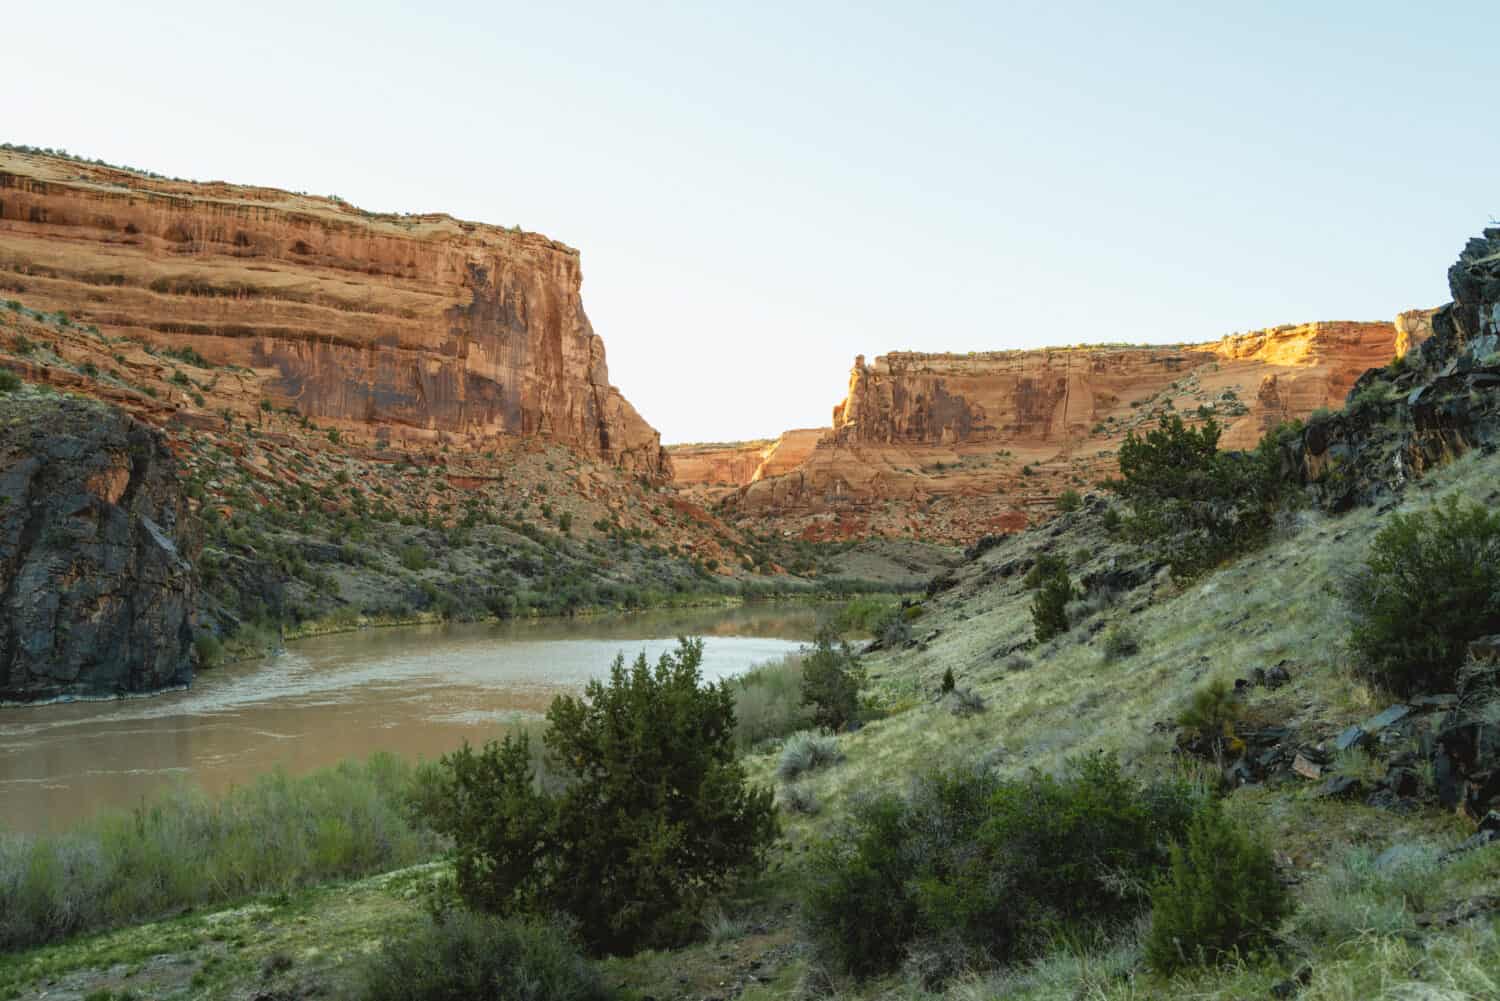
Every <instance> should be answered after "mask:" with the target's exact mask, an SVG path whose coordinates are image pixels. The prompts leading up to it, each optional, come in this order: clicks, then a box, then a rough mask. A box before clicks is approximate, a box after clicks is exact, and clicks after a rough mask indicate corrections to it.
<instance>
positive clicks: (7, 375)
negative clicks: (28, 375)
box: [0, 368, 21, 393]
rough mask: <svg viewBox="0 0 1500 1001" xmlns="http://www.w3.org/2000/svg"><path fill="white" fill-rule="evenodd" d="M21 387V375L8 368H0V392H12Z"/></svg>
mask: <svg viewBox="0 0 1500 1001" xmlns="http://www.w3.org/2000/svg"><path fill="white" fill-rule="evenodd" d="M20 388H21V377H20V376H19V375H16V373H14V372H12V371H11V370H10V369H8V368H0V393H14V392H15V391H16V390H18V389H20Z"/></svg>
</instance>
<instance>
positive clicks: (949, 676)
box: [943, 667, 958, 695]
mask: <svg viewBox="0 0 1500 1001" xmlns="http://www.w3.org/2000/svg"><path fill="white" fill-rule="evenodd" d="M957 684H958V682H956V681H955V680H954V679H953V668H951V667H949V668H946V669H944V671H943V694H944V695H946V694H947V693H949V692H951V691H953V689H954V687H955V686H956V685H957Z"/></svg>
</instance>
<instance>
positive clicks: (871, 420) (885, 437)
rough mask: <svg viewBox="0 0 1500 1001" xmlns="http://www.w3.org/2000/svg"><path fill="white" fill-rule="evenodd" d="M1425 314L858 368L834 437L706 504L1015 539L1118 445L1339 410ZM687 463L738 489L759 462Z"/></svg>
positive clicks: (908, 357) (1230, 435) (814, 525)
mask: <svg viewBox="0 0 1500 1001" xmlns="http://www.w3.org/2000/svg"><path fill="white" fill-rule="evenodd" d="M1427 315H1428V314H1423V313H1412V314H1404V315H1403V323H1404V324H1405V327H1404V328H1403V326H1402V324H1397V323H1384V322H1372V323H1363V322H1324V323H1307V324H1300V325H1289V326H1282V327H1275V328H1271V329H1268V330H1260V331H1254V332H1252V333H1248V334H1242V335H1236V336H1233V337H1226V338H1224V339H1222V340H1219V341H1213V342H1209V343H1205V344H1194V345H1178V346H1172V347H1128V346H1127V347H1112V346H1100V347H1083V348H1057V349H1043V350H1036V351H1004V352H982V353H974V354H967V355H950V354H916V353H896V354H890V355H884V356H881V357H878V358H876V359H875V360H874V361H873V362H871V363H868V364H867V363H866V361H865V359H864V358H863V357H860V358H857V359H856V360H855V364H854V367H853V370H852V371H851V373H850V377H849V393H848V396H847V397H846V398H845V399H844V400H843V401H842V402H841V403H839V404H838V405H837V406H836V407H834V409H833V426H832V428H831V430H830V431H829V432H827V433H826V434H823V435H821V436H820V437H819V438H818V439H817V440H816V441H813V442H811V443H805V444H804V447H802V448H801V449H800V450H799V452H800V454H799V457H798V459H797V461H796V462H795V463H788V464H783V465H782V466H780V467H779V468H777V469H775V470H774V471H772V470H771V469H769V468H763V467H762V466H759V465H757V466H756V467H755V469H754V471H752V472H750V475H748V476H746V477H745V478H743V479H741V480H740V484H739V489H738V490H737V491H733V492H727V491H722V492H721V496H720V497H715V498H713V499H716V500H722V501H723V502H725V503H729V504H732V505H734V506H735V507H737V508H738V509H739V510H741V511H744V512H747V513H749V514H751V515H755V516H758V517H762V518H765V519H768V520H770V521H780V522H783V523H790V525H791V526H792V527H794V528H795V529H796V530H797V531H799V532H800V533H801V534H803V535H805V536H809V537H844V536H846V535H848V534H855V535H859V534H866V533H874V534H905V533H912V534H915V535H917V536H919V537H927V538H936V539H942V540H945V541H959V542H964V541H972V540H973V539H975V538H978V537H979V536H980V535H983V534H985V533H990V532H1005V531H1014V530H1015V529H1017V528H1020V527H1024V526H1025V525H1026V524H1027V523H1028V522H1029V521H1030V520H1033V519H1034V518H1036V517H1037V516H1039V515H1040V516H1045V515H1046V514H1050V512H1051V510H1052V505H1053V503H1054V502H1055V500H1056V498H1057V496H1058V494H1059V493H1060V492H1061V491H1062V490H1064V489H1080V488H1083V489H1086V488H1087V486H1088V485H1089V484H1092V483H1095V482H1097V481H1098V480H1100V479H1103V478H1105V477H1107V476H1112V475H1114V474H1115V472H1116V470H1115V465H1114V454H1115V450H1116V449H1117V448H1118V447H1119V444H1120V442H1121V441H1122V440H1123V439H1124V437H1125V435H1126V434H1127V433H1128V432H1130V431H1133V430H1134V431H1141V430H1146V429H1149V428H1152V427H1155V426H1156V424H1157V422H1158V421H1159V420H1160V418H1161V417H1162V415H1164V414H1170V413H1182V414H1186V415H1188V416H1189V417H1190V418H1191V419H1201V418H1202V417H1206V416H1210V415H1211V416H1213V417H1214V418H1215V419H1216V420H1218V421H1219V423H1220V424H1221V425H1223V426H1224V428H1225V431H1224V434H1223V436H1222V438H1221V439H1220V440H1221V442H1222V444H1223V446H1224V447H1226V448H1249V447H1253V446H1254V445H1255V444H1256V443H1257V442H1258V441H1259V440H1260V439H1261V437H1262V436H1263V435H1264V434H1265V432H1266V431H1267V430H1269V429H1271V428H1272V427H1275V426H1276V425H1277V424H1279V423H1281V422H1283V421H1287V420H1293V419H1298V418H1305V417H1307V416H1309V415H1310V414H1312V413H1313V412H1315V411H1317V410H1319V409H1320V408H1324V407H1336V406H1339V405H1340V404H1341V403H1342V401H1343V400H1344V397H1345V396H1346V395H1347V394H1348V393H1349V391H1350V389H1351V387H1352V386H1353V385H1354V384H1355V382H1356V380H1357V379H1358V378H1359V376H1360V375H1361V374H1362V373H1363V372H1364V371H1366V370H1367V369H1368V368H1370V367H1371V366H1376V365H1383V364H1385V363H1387V362H1389V361H1390V360H1391V359H1392V357H1393V356H1394V355H1395V354H1396V353H1397V351H1398V340H1400V339H1401V338H1402V337H1404V338H1405V340H1404V342H1403V343H1407V344H1410V343H1417V342H1419V341H1420V340H1421V339H1423V338H1424V337H1425V336H1426V331H1425V328H1423V326H1422V324H1423V318H1424V317H1425V316H1427ZM1402 329H1405V331H1406V332H1405V333H1404V334H1402V333H1400V331H1401V330H1402ZM693 458H694V461H695V462H696V463H698V464H700V465H704V466H712V465H713V463H714V461H717V462H718V465H717V466H715V467H714V468H713V469H712V475H714V476H717V477H720V478H722V479H732V478H733V477H734V476H735V475H736V474H737V473H742V472H743V471H746V470H750V468H751V461H750V460H751V458H752V457H751V456H750V455H745V454H741V453H734V452H728V451H721V452H716V453H713V454H711V455H703V456H694V457H693ZM684 461H688V460H687V457H686V456H684ZM682 482H684V483H686V484H692V483H695V482H700V481H697V480H694V479H688V480H684V481H682ZM783 530H786V525H785V524H784V525H783Z"/></svg>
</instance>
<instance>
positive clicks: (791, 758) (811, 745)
mask: <svg viewBox="0 0 1500 1001" xmlns="http://www.w3.org/2000/svg"><path fill="white" fill-rule="evenodd" d="M842 760H844V756H843V754H841V753H840V752H839V742H838V738H836V737H834V736H832V735H831V734H826V733H813V732H812V731H811V730H803V731H802V732H801V733H794V734H792V735H791V736H790V737H788V738H787V741H786V743H785V744H784V745H783V746H782V748H781V759H780V761H779V762H778V763H777V765H776V777H777V778H779V779H781V781H783V782H791V781H793V780H794V779H796V778H798V777H799V776H802V775H805V774H807V773H808V772H811V771H816V770H817V769H819V768H827V767H828V766H830V765H836V764H838V763H839V762H840V761H842Z"/></svg>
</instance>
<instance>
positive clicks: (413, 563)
mask: <svg viewBox="0 0 1500 1001" xmlns="http://www.w3.org/2000/svg"><path fill="white" fill-rule="evenodd" d="M428 563H429V561H428V557H427V550H426V549H424V548H423V547H422V546H419V545H417V544H416V543H415V542H413V543H411V544H410V545H406V546H402V547H401V565H402V566H403V567H405V568H406V569H408V570H413V571H417V570H426V569H427V567H428Z"/></svg>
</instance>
